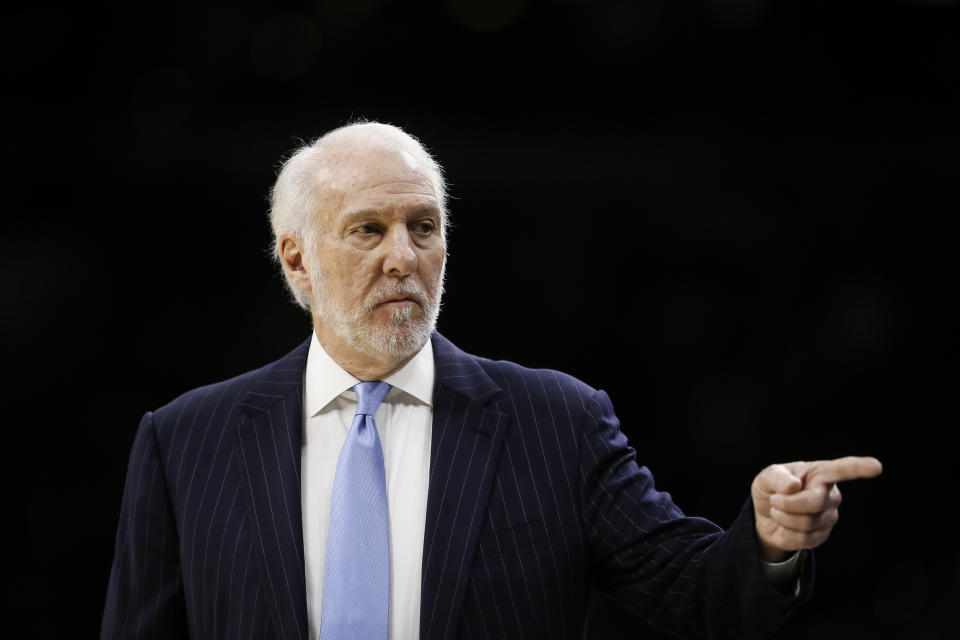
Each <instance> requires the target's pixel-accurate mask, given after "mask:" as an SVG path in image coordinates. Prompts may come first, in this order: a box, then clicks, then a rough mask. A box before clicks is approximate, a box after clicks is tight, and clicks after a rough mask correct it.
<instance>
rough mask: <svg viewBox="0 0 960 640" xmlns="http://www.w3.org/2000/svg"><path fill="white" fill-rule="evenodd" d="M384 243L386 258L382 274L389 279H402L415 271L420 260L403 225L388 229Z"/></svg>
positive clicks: (408, 232)
mask: <svg viewBox="0 0 960 640" xmlns="http://www.w3.org/2000/svg"><path fill="white" fill-rule="evenodd" d="M384 242H385V243H386V245H387V246H386V256H385V257H384V260H383V272H384V273H385V274H386V275H388V276H390V277H391V278H404V277H406V276H409V275H410V274H411V273H413V272H415V271H416V270H417V267H418V266H419V265H420V259H419V258H418V257H417V251H416V247H414V245H413V239H412V238H411V237H410V230H409V229H407V226H406V225H405V224H403V225H395V226H392V227H391V228H390V231H389V233H387V237H386V238H385V239H384Z"/></svg>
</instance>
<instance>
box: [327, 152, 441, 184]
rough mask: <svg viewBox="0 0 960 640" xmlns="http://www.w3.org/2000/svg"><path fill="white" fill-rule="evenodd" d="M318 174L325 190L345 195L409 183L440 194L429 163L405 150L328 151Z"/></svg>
mask: <svg viewBox="0 0 960 640" xmlns="http://www.w3.org/2000/svg"><path fill="white" fill-rule="evenodd" d="M315 175H316V180H317V186H318V187H319V188H320V190H321V191H323V190H331V191H335V192H341V193H342V192H347V191H355V190H358V189H364V188H367V187H370V186H376V185H377V184H381V183H384V182H407V183H411V184H418V183H419V184H423V185H424V186H429V187H430V188H431V190H432V191H433V192H434V195H437V194H436V185H435V184H433V179H432V177H431V173H430V166H429V164H428V161H427V160H426V159H425V158H423V157H422V154H417V153H415V152H413V151H411V150H408V149H403V148H396V147H392V148H391V147H386V146H380V145H377V146H364V147H357V146H352V147H340V148H333V149H329V150H324V151H323V153H322V154H321V156H320V162H319V163H318V166H317V172H316V174H315Z"/></svg>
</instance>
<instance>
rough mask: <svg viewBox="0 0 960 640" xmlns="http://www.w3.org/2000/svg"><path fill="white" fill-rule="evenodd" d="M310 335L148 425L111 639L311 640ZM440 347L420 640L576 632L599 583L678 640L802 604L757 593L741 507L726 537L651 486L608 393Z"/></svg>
mask: <svg viewBox="0 0 960 640" xmlns="http://www.w3.org/2000/svg"><path fill="white" fill-rule="evenodd" d="M308 343H309V342H305V343H304V344H302V345H301V346H300V347H298V348H297V349H296V350H294V351H293V352H291V353H290V354H289V355H287V356H286V357H285V358H283V359H281V360H279V361H277V362H275V363H273V364H271V365H268V366H267V367H264V368H262V369H258V370H256V371H253V372H250V373H247V374H244V375H242V376H240V377H238V378H235V379H232V380H228V381H226V382H222V383H218V384H216V385H211V386H209V387H203V388H200V389H196V390H194V391H191V392H189V393H187V394H185V395H184V396H181V397H180V398H178V399H177V400H175V401H173V402H172V403H170V404H169V405H166V406H165V407H163V408H161V409H158V410H157V411H156V412H154V413H148V414H147V415H146V416H144V419H143V421H142V422H141V424H140V429H139V431H138V433H137V437H136V440H135V443H134V446H133V451H132V453H131V458H130V465H129V469H128V473H127V480H126V488H125V491H124V498H123V503H122V509H121V518H120V524H119V527H118V532H117V547H116V555H115V558H114V564H113V569H112V572H111V576H110V584H109V587H108V593H107V603H106V608H105V612H104V618H103V626H102V631H101V638H103V639H107V638H186V637H190V638H284V639H299V638H304V639H305V638H306V636H307V624H306V602H305V595H304V594H305V587H304V569H303V540H302V524H301V514H300V468H299V464H300V442H301V429H302V425H301V407H300V403H301V401H302V396H303V389H302V381H303V370H304V367H305V363H306V353H307V345H308ZM433 348H434V359H435V365H436V368H437V376H436V388H435V391H434V415H433V436H432V450H431V461H430V465H431V466H430V486H429V493H428V498H427V519H426V530H425V532H424V533H425V535H424V550H423V582H422V597H421V611H420V634H421V638H424V639H431V640H434V639H440V638H490V639H494V638H496V639H503V638H510V639H513V638H517V639H523V638H531V639H532V638H571V639H572V638H579V637H581V636H582V634H583V627H584V618H585V616H586V611H587V599H588V594H589V590H590V588H591V587H592V586H597V587H599V588H602V589H604V590H606V591H608V592H609V593H610V594H611V595H612V596H613V597H614V598H616V599H618V600H619V601H621V602H622V603H624V606H627V607H628V608H630V609H633V610H635V611H637V612H638V613H640V614H642V615H643V616H645V617H646V618H647V619H648V620H650V621H651V622H653V623H654V624H656V625H657V626H660V627H662V628H664V629H666V630H669V631H673V632H675V633H679V634H681V635H685V636H689V637H738V638H742V637H762V636H763V635H765V634H768V633H769V632H770V631H771V630H773V629H775V628H776V627H777V625H778V624H779V623H780V622H781V621H782V620H783V619H784V618H785V617H786V615H787V614H788V613H789V612H790V611H791V610H792V609H793V608H794V607H795V606H797V604H799V603H800V602H802V601H803V600H804V599H806V597H808V594H809V589H810V579H806V580H805V584H804V589H803V593H802V594H801V597H799V598H790V597H787V596H783V595H781V594H780V592H779V591H777V590H776V589H774V588H773V587H771V586H769V585H768V584H766V582H764V580H763V577H762V573H761V569H760V563H759V560H758V558H757V554H756V551H755V548H754V545H755V541H754V534H753V522H752V505H751V504H750V503H749V501H748V502H747V504H746V505H745V506H744V509H743V511H742V512H741V514H740V516H739V517H738V519H737V521H736V523H735V524H734V526H733V527H732V528H731V529H730V530H729V531H727V532H726V533H722V532H721V531H720V530H719V529H718V528H717V527H716V526H715V525H713V524H711V523H709V522H707V521H705V520H701V519H697V518H686V517H684V516H683V514H682V513H681V512H680V510H679V509H677V508H676V507H675V506H674V505H673V503H672V501H671V499H670V497H669V495H668V494H665V493H661V492H658V491H656V490H655V488H654V486H653V480H652V478H651V476H650V474H649V473H648V472H647V471H646V469H644V468H641V467H639V466H638V465H637V463H636V462H635V454H634V450H633V449H631V448H630V446H629V445H628V444H627V442H626V439H625V438H624V436H623V435H622V433H620V430H619V426H618V422H617V420H616V417H615V416H614V414H613V411H612V407H611V406H610V402H609V399H608V398H607V396H606V394H604V393H603V392H600V391H596V390H594V389H591V388H590V387H588V386H586V385H584V384H583V383H581V382H579V381H577V380H575V379H573V378H571V377H569V376H566V375H564V374H561V373H557V372H554V371H547V370H539V371H535V370H530V369H524V368H522V367H519V366H517V365H515V364H512V363H508V362H495V361H490V360H485V359H482V358H476V357H474V356H470V355H467V354H465V353H463V352H462V351H460V350H459V349H457V348H456V347H455V346H454V345H452V344H451V343H450V342H449V341H447V340H446V339H445V338H443V337H442V336H440V335H439V334H435V335H434V337H433ZM393 640H403V639H393Z"/></svg>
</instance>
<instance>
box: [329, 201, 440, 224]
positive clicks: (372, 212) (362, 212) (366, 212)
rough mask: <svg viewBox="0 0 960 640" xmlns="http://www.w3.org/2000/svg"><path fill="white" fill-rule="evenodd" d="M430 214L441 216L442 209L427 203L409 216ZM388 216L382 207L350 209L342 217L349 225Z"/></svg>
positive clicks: (343, 222)
mask: <svg viewBox="0 0 960 640" xmlns="http://www.w3.org/2000/svg"><path fill="white" fill-rule="evenodd" d="M424 215H427V216H430V217H435V218H440V217H441V215H440V209H439V208H438V207H436V206H434V205H429V204H425V205H423V206H420V207H416V208H414V209H413V210H412V211H410V212H409V214H408V215H407V217H408V218H416V217H418V216H424ZM384 217H387V216H386V215H385V214H384V213H383V211H381V210H380V209H357V210H355V211H350V212H349V213H346V214H344V216H343V217H342V218H341V223H342V224H344V225H349V224H351V223H354V222H359V221H361V220H367V219H371V218H376V219H380V218H384Z"/></svg>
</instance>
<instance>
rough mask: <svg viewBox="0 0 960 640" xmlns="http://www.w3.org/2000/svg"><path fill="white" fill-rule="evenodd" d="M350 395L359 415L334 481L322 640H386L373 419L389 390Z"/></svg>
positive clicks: (378, 453) (381, 495) (379, 454)
mask: <svg viewBox="0 0 960 640" xmlns="http://www.w3.org/2000/svg"><path fill="white" fill-rule="evenodd" d="M352 390H353V391H354V392H356V394H357V413H356V414H355V415H354V416H353V425H352V426H351V427H350V433H348V434H347V441H346V442H345V443H344V445H343V449H342V450H341V451H340V460H339V461H338V462H337V473H336V475H335V476H334V479H333V501H332V503H331V505H330V529H329V533H328V534H327V559H326V570H325V576H324V581H323V611H322V613H321V614H320V640H348V639H352V638H356V639H357V640H374V639H376V640H387V636H388V634H389V612H390V525H389V522H388V520H387V480H386V473H385V472H384V468H383V449H382V448H381V446H380V436H379V435H378V434H377V424H376V422H374V421H373V416H374V414H375V413H376V412H377V407H378V406H379V405H380V402H381V401H382V400H383V397H384V396H385V395H387V392H388V391H390V385H389V384H387V383H386V382H382V381H379V380H378V381H376V382H361V383H359V384H357V385H355V386H353V387H352Z"/></svg>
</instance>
